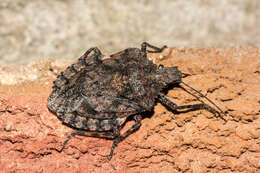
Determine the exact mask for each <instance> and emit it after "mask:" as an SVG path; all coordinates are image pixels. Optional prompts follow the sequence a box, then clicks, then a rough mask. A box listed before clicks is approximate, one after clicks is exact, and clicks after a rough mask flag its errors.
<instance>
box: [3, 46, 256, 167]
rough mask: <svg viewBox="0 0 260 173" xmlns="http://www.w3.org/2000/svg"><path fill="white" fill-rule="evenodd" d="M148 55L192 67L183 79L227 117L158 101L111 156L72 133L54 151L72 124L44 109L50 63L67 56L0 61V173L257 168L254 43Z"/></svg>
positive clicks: (185, 99) (102, 144)
mask: <svg viewBox="0 0 260 173" xmlns="http://www.w3.org/2000/svg"><path fill="white" fill-rule="evenodd" d="M150 57H151V59H153V60H154V62H155V63H157V64H159V63H161V64H164V65H167V66H173V65H177V66H179V68H180V69H181V70H182V71H183V72H185V73H190V74H192V76H189V77H186V78H185V79H183V80H184V81H185V82H186V83H188V84H189V85H191V86H193V87H194V88H196V89H198V90H199V91H201V92H202V93H203V94H205V95H207V97H209V98H210V99H212V100H213V101H214V102H215V103H216V104H218V105H219V106H220V107H221V108H222V109H223V110H224V111H227V116H225V119H226V120H227V122H226V123H225V122H224V121H223V120H221V119H220V118H217V117H215V116H214V115H213V114H211V113H209V112H207V111H205V110H198V111H193V112H186V113H180V114H173V113H172V112H170V111H169V110H167V109H166V108H164V107H163V106H162V105H161V104H157V105H156V106H155V109H154V113H153V114H151V115H146V116H144V120H143V121H142V126H141V128H140V129H139V130H138V131H137V132H136V133H134V134H132V135H131V136H129V137H128V138H127V139H126V140H124V141H123V142H122V143H120V144H119V145H118V147H117V148H116V150H115V155H114V156H113V158H112V160H111V161H108V160H106V157H105V156H106V155H107V154H108V153H109V151H110V147H111V144H112V141H109V140H105V139H97V138H91V137H75V138H73V139H72V140H71V141H70V142H69V143H68V145H67V147H66V149H65V150H64V151H62V152H59V150H60V149H61V144H62V142H63V141H64V140H65V138H66V136H67V134H69V133H70V132H71V131H72V129H71V128H69V127H67V126H65V125H62V123H61V121H59V120H58V119H57V117H56V116H55V115H54V114H52V113H50V112H49V111H48V109H47V106H46V103H47V101H46V100H47V97H48V96H49V94H50V92H51V86H52V81H53V80H54V79H55V75H54V74H53V72H51V71H50V70H49V69H50V68H52V69H54V71H61V70H63V69H64V68H65V67H66V66H67V65H68V64H69V63H71V62H69V63H68V62H67V63H63V64H61V62H62V61H61V60H58V61H56V62H54V61H52V60H49V61H46V62H39V63H37V64H33V65H28V64H25V65H19V66H13V67H0V71H1V74H0V75H1V76H2V77H1V78H2V79H1V80H0V82H1V83H0V148H1V149H0V170H1V171H0V172H207V171H209V172H232V171H233V172H260V118H259V116H260V49H259V48H257V47H237V48H219V49H215V48H206V49H184V48H183V49H182V48H173V49H168V50H166V51H165V52H163V53H162V54H161V55H158V54H153V55H151V56H150ZM4 76H5V79H3V78H4ZM187 90H189V89H187ZM189 91H190V90H189ZM191 92H192V91H191ZM192 93H194V92H192ZM168 96H169V98H170V99H172V100H173V101H174V102H176V103H177V104H179V105H182V104H188V103H196V102H198V101H196V99H195V98H194V97H193V96H191V95H189V94H188V93H186V92H185V91H183V90H182V89H180V88H174V89H171V90H170V91H169V93H168ZM202 100H203V101H205V100H204V99H202ZM205 102H206V101H205ZM132 123H133V122H132V121H130V122H128V123H127V124H126V127H125V129H126V128H127V127H129V126H130V125H131V124H132Z"/></svg>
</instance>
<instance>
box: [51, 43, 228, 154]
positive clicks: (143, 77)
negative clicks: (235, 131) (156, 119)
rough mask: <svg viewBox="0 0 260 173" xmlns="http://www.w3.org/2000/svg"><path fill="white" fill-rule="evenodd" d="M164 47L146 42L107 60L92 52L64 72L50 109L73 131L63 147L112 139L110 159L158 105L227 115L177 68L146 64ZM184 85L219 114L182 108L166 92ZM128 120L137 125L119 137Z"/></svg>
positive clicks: (197, 105) (54, 91) (59, 78)
mask: <svg viewBox="0 0 260 173" xmlns="http://www.w3.org/2000/svg"><path fill="white" fill-rule="evenodd" d="M166 47H167V46H163V47H162V48H158V47H155V46H152V45H150V44H148V43H146V42H144V43H142V45H141V49H139V48H128V49H125V50H123V51H120V52H118V53H116V54H112V55H110V56H109V57H106V56H104V55H102V53H101V52H100V50H99V49H98V48H97V47H94V48H90V49H89V50H87V51H86V52H85V54H84V55H83V56H81V57H80V58H79V60H78V61H77V62H76V63H75V64H72V65H71V66H69V67H68V68H67V69H66V70H65V71H64V72H61V73H60V74H59V75H58V76H57V79H56V80H55V81H54V82H53V83H54V85H53V91H52V93H51V95H50V96H49V98H48V108H49V110H50V111H52V112H53V113H55V114H56V115H57V117H58V118H59V119H60V120H61V121H62V122H63V123H64V124H65V125H67V126H70V127H72V128H74V129H75V131H73V132H71V133H70V134H69V135H68V136H67V139H66V140H65V141H64V143H63V145H62V146H63V148H64V147H65V146H66V144H67V142H68V141H69V140H70V139H71V137H73V136H75V135H81V136H92V137H100V138H107V139H113V144H112V147H111V150H110V154H109V155H108V157H109V158H112V156H113V152H114V149H115V148H116V146H117V144H118V143H119V142H121V141H122V140H124V139H125V138H126V137H127V136H128V135H130V134H132V133H133V132H135V131H136V130H137V129H138V128H139V127H140V126H141V120H142V113H144V112H147V111H151V110H152V109H153V107H154V105H155V103H156V102H160V103H162V104H163V105H165V106H166V107H168V108H170V109H171V110H172V111H177V110H182V109H190V110H194V109H206V110H208V111H210V112H212V113H214V114H216V115H218V116H220V114H225V113H224V112H223V111H222V110H221V109H220V108H219V107H218V106H217V105H215V104H214V103H213V102H212V101H211V100H209V99H208V98H207V97H205V96H204V95H202V94H201V93H200V92H198V91H197V90H195V89H193V88H192V87H190V86H189V85H187V84H186V83H184V82H183V81H182V78H183V77H184V76H185V74H184V73H182V72H181V71H180V70H178V67H176V66H174V67H164V66H163V65H159V66H157V65H155V64H153V62H152V61H150V60H148V58H147V53H157V52H162V51H163V49H165V48H166ZM148 48H149V49H150V50H148ZM180 84H183V85H185V86H187V87H189V88H190V89H192V90H194V91H196V92H197V93H198V94H199V95H200V96H201V97H204V98H206V99H207V100H208V101H209V102H210V103H211V104H213V105H214V106H215V107H216V108H217V109H218V110H219V111H216V110H215V109H213V108H211V107H209V106H207V105H206V104H204V103H200V104H191V105H182V106H178V105H177V104H175V103H173V102H172V101H171V100H169V99H168V98H167V97H166V96H165V94H164V93H163V92H162V90H163V89H165V88H167V87H169V86H170V85H180ZM129 116H132V117H133V119H134V121H135V124H134V125H133V126H132V127H131V128H130V129H128V130H127V131H126V132H125V133H123V134H120V130H121V129H122V127H123V125H124V123H125V121H126V119H127V118H128V117H129ZM220 117H221V116H220ZM63 148H62V149H63Z"/></svg>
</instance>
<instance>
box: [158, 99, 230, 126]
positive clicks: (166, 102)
mask: <svg viewBox="0 0 260 173" xmlns="http://www.w3.org/2000/svg"><path fill="white" fill-rule="evenodd" d="M158 99H159V101H160V102H161V103H162V104H163V105H165V106H166V107H168V108H170V109H171V110H173V111H176V110H182V109H189V110H188V111H192V110H199V109H205V110H207V111H209V112H211V113H213V114H215V115H218V116H219V117H221V116H220V113H219V112H218V111H216V110H214V109H213V108H211V107H209V106H208V105H206V104H204V103H200V104H191V105H182V106H178V105H177V104H175V103H173V102H172V101H171V100H169V99H168V98H166V97H165V95H163V94H160V95H159V98H158ZM221 118H222V117H221ZM222 119H223V118H222ZM223 120H225V119H223ZM225 121H226V120H225Z"/></svg>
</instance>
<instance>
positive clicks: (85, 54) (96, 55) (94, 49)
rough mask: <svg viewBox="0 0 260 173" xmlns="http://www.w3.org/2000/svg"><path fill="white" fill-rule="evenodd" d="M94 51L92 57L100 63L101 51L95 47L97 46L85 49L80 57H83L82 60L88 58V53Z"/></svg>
mask: <svg viewBox="0 0 260 173" xmlns="http://www.w3.org/2000/svg"><path fill="white" fill-rule="evenodd" d="M92 51H93V52H94V54H93V56H94V59H95V61H96V62H97V63H101V62H102V60H101V59H100V57H101V51H100V50H99V49H98V48H97V47H92V48H90V49H89V50H87V51H86V52H85V53H84V54H83V55H82V56H81V57H80V59H83V60H84V61H85V60H86V59H87V58H88V56H89V54H90V53H91V52H92Z"/></svg>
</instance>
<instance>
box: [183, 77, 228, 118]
mask: <svg viewBox="0 0 260 173" xmlns="http://www.w3.org/2000/svg"><path fill="white" fill-rule="evenodd" d="M181 83H182V84H183V85H185V86H186V87H188V88H190V89H192V90H193V91H195V92H196V93H197V94H199V95H200V97H203V98H205V99H206V100H208V101H209V102H210V103H211V104H212V105H214V106H215V107H216V108H217V109H218V110H219V111H220V112H221V113H222V114H224V115H226V113H225V112H224V111H223V110H222V109H220V108H219V107H218V106H217V105H216V104H215V103H214V102H213V101H211V100H210V99H209V98H208V97H206V96H204V95H203V94H201V93H200V92H199V91H198V90H196V89H194V88H192V87H191V86H189V85H188V84H186V83H184V82H183V81H181Z"/></svg>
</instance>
